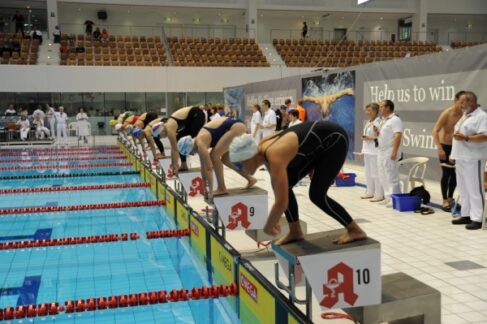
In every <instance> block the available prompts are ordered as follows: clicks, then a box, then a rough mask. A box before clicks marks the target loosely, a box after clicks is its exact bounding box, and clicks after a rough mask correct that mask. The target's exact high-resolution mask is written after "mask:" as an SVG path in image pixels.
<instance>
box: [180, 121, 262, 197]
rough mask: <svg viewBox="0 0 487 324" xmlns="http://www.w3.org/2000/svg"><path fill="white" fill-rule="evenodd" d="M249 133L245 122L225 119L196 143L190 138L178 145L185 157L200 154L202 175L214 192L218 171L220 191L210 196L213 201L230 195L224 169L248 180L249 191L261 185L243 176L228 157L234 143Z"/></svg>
mask: <svg viewBox="0 0 487 324" xmlns="http://www.w3.org/2000/svg"><path fill="white" fill-rule="evenodd" d="M246 132H247V127H246V126H245V124H244V123H243V122H242V121H241V120H239V119H233V118H227V117H223V118H217V119H214V120H212V121H211V122H209V123H208V124H206V125H205V126H203V128H202V129H201V130H200V131H199V133H198V135H197V136H196V138H195V139H194V140H193V139H192V138H191V137H190V136H187V137H183V138H181V140H180V141H179V142H178V149H179V152H180V153H181V154H182V155H188V154H192V153H194V152H198V155H199V156H200V161H201V175H202V177H203V179H204V181H205V183H206V184H207V188H210V190H211V189H212V188H213V170H215V176H216V181H217V189H216V190H215V191H212V192H209V194H208V197H209V198H210V199H211V197H214V196H220V195H225V194H227V193H228V192H227V188H226V186H225V179H224V175H223V165H226V166H227V167H229V168H230V169H232V170H234V171H235V172H237V173H238V174H240V175H241V176H242V177H244V178H245V179H246V180H247V186H246V188H251V187H252V186H253V185H254V184H255V183H256V182H257V180H256V179H255V178H254V177H252V176H251V175H249V174H247V173H244V172H242V171H241V170H240V169H239V168H237V167H236V166H235V165H234V164H233V163H231V162H230V159H229V157H228V148H229V146H230V143H231V142H232V140H233V139H234V138H235V137H237V136H240V135H242V134H245V133H246ZM210 149H211V152H210V151H209V150H210Z"/></svg>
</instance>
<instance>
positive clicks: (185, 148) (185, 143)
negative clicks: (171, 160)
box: [178, 135, 194, 155]
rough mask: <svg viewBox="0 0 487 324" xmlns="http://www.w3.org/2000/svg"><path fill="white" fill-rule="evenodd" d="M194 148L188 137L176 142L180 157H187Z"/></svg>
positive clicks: (191, 140)
mask: <svg viewBox="0 0 487 324" xmlns="http://www.w3.org/2000/svg"><path fill="white" fill-rule="evenodd" d="M193 147H194V141H193V139H192V138H191V136H190V135H187V136H184V137H181V138H180V139H179V141H178V151H179V153H181V154H182V155H189V154H190V153H191V151H192V150H193Z"/></svg>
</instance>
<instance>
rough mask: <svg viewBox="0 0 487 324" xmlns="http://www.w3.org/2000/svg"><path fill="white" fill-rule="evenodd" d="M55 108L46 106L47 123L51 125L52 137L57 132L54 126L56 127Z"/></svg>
mask: <svg viewBox="0 0 487 324" xmlns="http://www.w3.org/2000/svg"><path fill="white" fill-rule="evenodd" d="M54 113H55V111H54V108H53V107H51V106H49V105H46V117H47V122H48V123H49V129H50V130H51V137H54V135H55V132H54V126H55V125H56V117H55V116H54Z"/></svg>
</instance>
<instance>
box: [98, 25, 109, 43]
mask: <svg viewBox="0 0 487 324" xmlns="http://www.w3.org/2000/svg"><path fill="white" fill-rule="evenodd" d="M109 40H110V34H108V31H107V30H106V29H105V28H103V31H102V32H101V35H100V41H101V42H102V43H108V41H109Z"/></svg>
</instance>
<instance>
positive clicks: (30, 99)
mask: <svg viewBox="0 0 487 324" xmlns="http://www.w3.org/2000/svg"><path fill="white" fill-rule="evenodd" d="M15 98H16V104H17V107H16V108H17V109H21V110H27V111H28V112H29V114H32V113H33V112H34V110H36V109H37V106H38V105H39V104H40V102H39V100H38V96H37V93H35V92H34V93H30V92H22V93H16V94H15Z"/></svg>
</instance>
